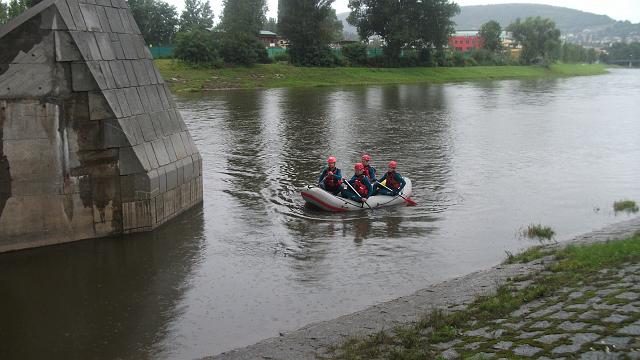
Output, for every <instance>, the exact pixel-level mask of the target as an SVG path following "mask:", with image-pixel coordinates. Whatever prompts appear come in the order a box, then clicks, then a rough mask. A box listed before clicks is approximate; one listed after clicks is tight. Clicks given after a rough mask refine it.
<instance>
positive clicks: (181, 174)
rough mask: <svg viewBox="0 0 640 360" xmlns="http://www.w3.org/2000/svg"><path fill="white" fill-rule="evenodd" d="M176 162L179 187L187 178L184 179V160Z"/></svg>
mask: <svg viewBox="0 0 640 360" xmlns="http://www.w3.org/2000/svg"><path fill="white" fill-rule="evenodd" d="M174 164H176V170H177V171H178V187H180V186H182V184H184V182H185V180H184V164H183V163H182V160H178V161H176V162H175V163H174Z"/></svg>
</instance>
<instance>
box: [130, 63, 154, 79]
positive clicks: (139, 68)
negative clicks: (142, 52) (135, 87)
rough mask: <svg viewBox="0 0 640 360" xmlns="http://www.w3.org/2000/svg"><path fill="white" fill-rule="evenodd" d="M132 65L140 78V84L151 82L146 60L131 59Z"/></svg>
mask: <svg viewBox="0 0 640 360" xmlns="http://www.w3.org/2000/svg"><path fill="white" fill-rule="evenodd" d="M131 65H132V66H133V71H134V72H135V73H136V78H137V79H138V84H139V85H149V84H151V80H150V79H149V74H148V73H147V69H146V67H145V66H144V62H143V61H142V60H133V61H131Z"/></svg>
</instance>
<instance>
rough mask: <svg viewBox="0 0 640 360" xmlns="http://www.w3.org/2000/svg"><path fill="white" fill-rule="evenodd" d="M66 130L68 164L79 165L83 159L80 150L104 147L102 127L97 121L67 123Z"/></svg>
mask: <svg viewBox="0 0 640 360" xmlns="http://www.w3.org/2000/svg"><path fill="white" fill-rule="evenodd" d="M66 130H67V137H68V141H67V146H68V147H69V151H68V154H67V156H68V158H69V166H71V167H77V166H81V164H80V161H81V159H84V157H82V155H81V154H80V153H81V152H85V151H90V150H101V149H103V148H104V144H103V142H102V141H103V139H104V127H103V124H102V123H100V122H99V121H77V122H74V123H72V124H69V126H68V128H67V129H66Z"/></svg>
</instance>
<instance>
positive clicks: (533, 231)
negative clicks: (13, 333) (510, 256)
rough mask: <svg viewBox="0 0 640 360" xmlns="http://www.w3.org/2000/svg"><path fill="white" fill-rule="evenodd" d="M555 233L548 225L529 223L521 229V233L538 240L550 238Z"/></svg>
mask: <svg viewBox="0 0 640 360" xmlns="http://www.w3.org/2000/svg"><path fill="white" fill-rule="evenodd" d="M555 234H556V232H555V231H553V229H552V228H551V227H549V226H542V225H541V224H531V225H529V226H528V227H527V228H526V229H524V230H523V231H522V235H524V236H525V237H528V238H530V239H535V238H538V239H540V240H551V239H552V238H553V236H554V235H555Z"/></svg>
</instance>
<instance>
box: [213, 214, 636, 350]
mask: <svg viewBox="0 0 640 360" xmlns="http://www.w3.org/2000/svg"><path fill="white" fill-rule="evenodd" d="M638 231H640V217H635V218H633V219H631V220H628V221H625V222H621V223H617V224H613V225H610V226H607V227H605V228H603V229H600V230H597V231H594V232H591V233H588V234H585V235H582V236H579V237H577V238H574V239H572V240H571V241H568V242H563V243H562V244H553V245H546V246H544V247H542V248H537V249H536V250H535V251H528V252H525V254H526V256H517V257H515V258H512V259H510V261H508V263H505V264H501V265H498V266H495V267H493V268H491V269H488V270H484V271H478V272H475V273H472V274H469V275H466V276H464V277H460V278H455V279H452V280H449V281H445V282H443V283H440V284H436V285H433V286H431V287H428V288H426V289H423V290H419V291H417V292H416V293H414V294H413V295H410V296H406V297H402V298H399V299H396V300H393V301H390V302H386V303H383V304H379V305H375V306H372V307H370V308H368V309H365V310H363V311H359V312H356V313H354V314H350V315H345V316H342V317H339V318H337V319H334V320H330V321H326V322H320V323H316V324H312V325H309V326H306V327H304V328H302V329H300V330H296V331H294V332H291V333H288V334H281V335H282V336H280V337H277V338H271V339H267V340H264V341H262V342H260V343H258V344H255V345H252V346H249V347H246V348H243V349H238V350H234V351H231V352H228V353H224V354H220V355H218V356H216V357H214V359H234V360H235V359H256V358H267V359H317V358H318V357H321V358H337V359H368V358H389V357H391V356H392V355H393V358H397V359H414V358H440V359H443V358H445V359H454V358H460V357H463V358H466V357H467V356H478V354H483V355H481V357H478V358H492V357H508V358H522V357H530V356H535V357H540V356H543V357H541V358H544V356H548V357H552V358H555V357H558V356H563V354H564V355H565V356H566V355H567V354H568V355H570V356H574V355H576V354H583V358H589V359H591V358H593V359H595V358H617V357H616V356H624V355H627V356H631V357H633V356H638V355H639V353H638V351H637V350H635V349H637V348H638V347H640V344H639V343H638V338H637V336H638V335H640V300H639V299H640V266H638V265H637V262H638V259H639V258H640V236H638ZM617 239H626V240H623V241H612V242H610V240H617ZM591 244H596V245H591ZM522 260H526V261H527V262H521V261H522ZM611 353H615V354H611ZM616 354H617V355H616ZM603 356H604V357H603ZM607 356H609V357H607Z"/></svg>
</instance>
